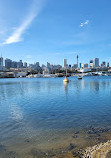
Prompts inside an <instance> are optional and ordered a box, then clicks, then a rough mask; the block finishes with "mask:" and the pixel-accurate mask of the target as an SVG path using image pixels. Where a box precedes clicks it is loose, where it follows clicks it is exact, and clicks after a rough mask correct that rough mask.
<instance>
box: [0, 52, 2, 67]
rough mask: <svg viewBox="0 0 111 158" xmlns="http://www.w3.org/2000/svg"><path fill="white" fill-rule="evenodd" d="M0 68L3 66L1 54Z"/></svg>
mask: <svg viewBox="0 0 111 158" xmlns="http://www.w3.org/2000/svg"><path fill="white" fill-rule="evenodd" d="M0 66H3V57H2V54H1V57H0Z"/></svg>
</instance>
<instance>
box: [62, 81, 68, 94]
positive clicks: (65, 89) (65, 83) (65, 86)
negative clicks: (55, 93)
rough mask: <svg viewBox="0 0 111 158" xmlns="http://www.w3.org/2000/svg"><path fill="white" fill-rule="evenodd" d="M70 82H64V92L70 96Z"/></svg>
mask: <svg viewBox="0 0 111 158" xmlns="http://www.w3.org/2000/svg"><path fill="white" fill-rule="evenodd" d="M68 84H69V83H68V82H63V86H64V91H65V93H66V95H67V94H68Z"/></svg>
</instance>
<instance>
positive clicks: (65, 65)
mask: <svg viewBox="0 0 111 158" xmlns="http://www.w3.org/2000/svg"><path fill="white" fill-rule="evenodd" d="M63 67H67V59H63Z"/></svg>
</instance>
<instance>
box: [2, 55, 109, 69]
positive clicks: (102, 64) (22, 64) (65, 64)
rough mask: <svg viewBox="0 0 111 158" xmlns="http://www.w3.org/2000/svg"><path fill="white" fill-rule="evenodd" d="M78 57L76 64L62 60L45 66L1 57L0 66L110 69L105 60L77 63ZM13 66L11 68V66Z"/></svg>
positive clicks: (96, 59)
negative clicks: (60, 62)
mask: <svg viewBox="0 0 111 158" xmlns="http://www.w3.org/2000/svg"><path fill="white" fill-rule="evenodd" d="M78 58H79V56H78V55H77V56H76V60H77V61H76V62H75V63H73V64H71V63H68V62H67V61H68V60H67V59H65V58H64V59H63V63H62V64H59V63H58V64H52V63H50V62H49V61H47V63H46V64H43V63H40V62H39V61H36V62H34V63H27V62H26V61H22V59H20V60H19V61H13V60H12V59H9V58H6V59H4V58H3V57H2V56H1V57H0V66H1V67H3V66H5V67H6V68H7V67H10V68H11V67H13V68H21V67H29V66H32V65H36V66H37V67H42V66H45V67H50V66H51V65H52V66H54V65H55V66H57V65H59V66H62V67H63V68H65V67H70V68H71V67H72V68H81V65H83V66H82V67H84V65H87V66H86V67H90V68H94V67H95V68H96V67H110V63H109V62H106V61H105V60H103V61H102V62H100V59H99V58H93V59H90V60H89V61H88V63H86V62H79V60H78ZM7 62H8V63H9V65H10V66H7ZM12 65H13V66H12Z"/></svg>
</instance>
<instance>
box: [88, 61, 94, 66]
mask: <svg viewBox="0 0 111 158" xmlns="http://www.w3.org/2000/svg"><path fill="white" fill-rule="evenodd" d="M89 66H90V68H93V67H94V64H93V60H90V62H89Z"/></svg>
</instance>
